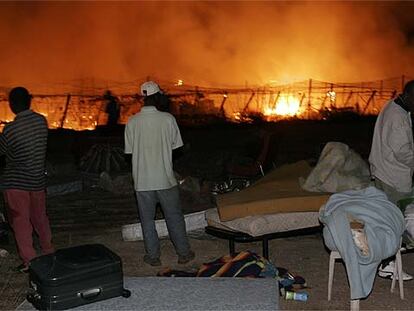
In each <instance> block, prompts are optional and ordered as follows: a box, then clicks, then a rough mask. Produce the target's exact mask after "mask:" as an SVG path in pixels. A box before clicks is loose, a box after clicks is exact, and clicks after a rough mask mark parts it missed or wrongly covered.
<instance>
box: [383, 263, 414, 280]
mask: <svg viewBox="0 0 414 311" xmlns="http://www.w3.org/2000/svg"><path fill="white" fill-rule="evenodd" d="M394 266H395V262H394V261H391V262H390V263H389V264H388V265H387V266H385V267H382V266H381V267H380V268H379V269H378V276H379V277H381V278H385V279H391V280H392V279H393V278H394ZM402 275H403V281H411V280H412V279H413V276H412V275H409V274H408V273H405V272H404V271H403V272H402ZM397 280H398V275H397Z"/></svg>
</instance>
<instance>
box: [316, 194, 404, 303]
mask: <svg viewBox="0 0 414 311" xmlns="http://www.w3.org/2000/svg"><path fill="white" fill-rule="evenodd" d="M350 217H351V218H352V219H356V220H358V221H361V222H363V223H364V225H365V228H364V230H365V234H366V237H367V240H368V246H369V254H368V255H367V256H364V255H363V253H362V252H361V251H360V249H358V247H356V245H355V243H354V240H353V238H352V233H351V228H350V223H349V219H350ZM320 220H321V222H322V223H323V224H325V228H324V230H323V236H324V240H325V244H326V246H327V247H328V248H329V249H331V250H337V251H339V253H340V254H341V257H342V259H343V260H344V262H345V266H346V270H347V274H348V279H349V283H350V287H351V299H360V298H365V297H367V296H368V295H369V293H370V292H371V290H372V286H373V283H374V279H375V275H376V271H377V268H378V265H379V264H380V262H381V261H382V260H383V259H386V258H388V257H391V256H393V255H394V254H395V253H396V252H397V250H398V248H399V246H400V240H401V235H402V234H403V232H404V229H405V225H404V217H403V215H402V213H401V211H400V210H399V209H398V208H397V207H396V206H395V205H394V204H393V203H391V202H390V201H388V199H387V197H386V195H385V194H384V193H383V192H382V191H380V190H378V189H376V188H375V187H368V188H366V189H362V190H350V191H345V192H342V193H337V194H334V195H332V196H331V197H330V198H329V200H328V202H327V203H326V206H325V207H324V208H322V209H321V211H320Z"/></svg>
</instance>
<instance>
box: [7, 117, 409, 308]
mask: <svg viewBox="0 0 414 311" xmlns="http://www.w3.org/2000/svg"><path fill="white" fill-rule="evenodd" d="M372 127H373V122H372V120H370V121H369V122H362V123H358V124H355V123H351V124H349V123H342V124H333V123H330V124H322V125H321V124H319V123H306V124H305V123H299V124H289V123H280V124H278V125H277V126H273V127H271V126H270V128H269V130H271V131H272V132H273V134H274V135H273V139H274V143H273V144H272V150H271V153H272V157H273V158H272V160H273V162H275V163H276V165H279V164H283V163H287V162H294V161H297V160H301V159H309V158H312V157H313V158H315V156H316V157H317V155H318V152H319V151H320V146H321V144H323V143H325V142H327V141H332V140H335V141H343V142H345V143H348V144H349V145H350V146H351V147H353V148H354V149H356V150H357V151H358V152H359V153H360V154H362V155H363V156H364V157H366V156H367V154H368V152H369V146H370V137H371V134H372ZM65 135H66V137H63V138H62V135H61V134H59V135H58V134H56V133H53V134H52V135H51V142H52V143H50V145H51V147H50V150H49V154H50V157H49V159H53V158H54V157H55V162H58V160H56V157H57V156H56V155H57V154H60V158H62V156H61V155H62V154H66V155H67V154H71V157H73V158H75V159H79V156H80V155H81V154H82V152H84V151H85V150H86V149H87V148H86V147H85V146H87V145H90V144H91V143H93V142H94V141H96V140H97V139H96V138H94V137H92V134H85V135H86V136H87V137H86V138H87V139H86V138H85V139H84V140H82V141H81V142H80V143H79V137H73V135H70V134H67V133H66V134H65ZM82 135H83V134H82ZM120 137H121V136H120ZM120 137H118V139H112V140H111V142H112V143H114V144H120V143H121V142H122V138H120ZM255 137H256V138H255ZM183 138H184V141H185V142H186V143H188V146H189V150H190V151H188V149H187V151H185V153H184V155H183V156H182V158H181V159H184V160H182V161H181V163H178V165H177V166H178V167H179V168H180V166H181V171H182V172H186V173H191V174H192V175H193V176H197V177H199V178H200V179H208V178H209V177H211V178H216V177H220V175H222V173H223V171H222V168H223V165H224V164H225V163H224V162H223V159H222V158H220V157H221V156H222V155H223V154H224V155H228V154H229V152H230V151H232V152H233V154H237V155H240V154H242V155H244V156H248V155H249V152H250V153H251V151H252V150H254V149H255V150H256V151H257V127H248V128H237V127H236V128H225V129H223V128H204V129H187V130H184V131H183ZM255 139H256V142H255ZM99 140H101V141H102V140H105V142H108V139H103V138H102V137H100V138H99ZM217 154H219V155H217ZM201 155H202V156H201ZM58 158H59V157H58ZM65 161H66V160H65ZM212 168H214V170H213V169H212ZM68 169H69V168H68ZM62 170H63V168H62V166H61V167H60V169H59V168H58V169H57V171H62ZM213 173H214V174H213ZM187 206H188V204H187ZM190 207H191V206H190ZM192 208H193V209H194V210H197V209H199V208H200V206H193V207H192ZM186 209H188V207H187V208H186ZM0 210H1V208H0ZM48 212H49V215H50V220H51V223H52V229H53V237H54V243H55V246H56V247H57V248H61V247H67V246H71V245H79V244H85V243H102V244H104V245H106V246H108V247H109V248H110V249H112V250H113V251H115V252H116V253H118V254H119V255H120V256H121V258H122V260H123V265H124V274H125V275H126V276H155V275H156V273H157V272H158V271H159V270H161V269H162V268H165V267H170V268H175V269H182V270H196V269H197V268H198V267H199V266H200V265H201V264H202V263H204V262H208V261H211V260H214V259H216V258H218V257H220V256H222V255H224V254H226V253H227V252H228V245H227V242H226V241H223V240H219V239H215V238H212V237H210V236H208V235H206V234H205V233H204V232H202V231H201V232H193V233H190V239H191V241H190V242H191V245H192V247H193V249H194V250H195V252H196V258H195V260H194V261H193V262H191V263H189V264H187V265H185V266H179V265H178V264H177V263H176V262H177V257H176V255H175V254H174V250H173V247H172V245H171V243H170V241H169V240H168V239H164V240H162V242H161V245H162V258H161V259H162V262H163V267H162V268H153V267H150V266H148V265H146V264H144V263H143V261H142V256H143V253H144V246H143V243H142V242H124V241H123V240H122V237H121V226H122V225H123V224H130V223H134V222H136V221H137V216H136V208H135V201H134V197H133V195H131V194H128V195H120V194H118V195H115V194H111V193H109V192H104V191H102V190H99V189H97V188H88V189H87V190H86V191H83V192H79V193H75V194H70V195H64V196H58V197H54V198H49V200H48ZM0 248H6V249H7V250H8V251H9V252H10V255H9V256H8V257H6V258H0V295H1V296H0V297H1V298H0V309H1V310H10V309H14V308H15V307H16V306H18V305H19V304H20V303H21V302H22V301H24V299H25V293H26V290H27V286H28V278H27V275H25V274H21V273H16V272H13V271H12V268H13V267H15V266H17V265H19V264H20V262H19V259H18V257H17V254H16V250H15V247H14V242H13V238H12V237H11V238H10V243H9V244H0ZM236 249H238V250H242V249H249V250H252V251H255V252H257V253H261V244H260V243H252V244H238V245H237V246H236ZM328 258H329V254H328V252H327V251H326V250H325V248H324V246H323V242H322V238H321V236H320V235H318V234H316V235H310V236H302V237H292V238H285V239H278V240H273V241H271V242H270V259H271V261H272V262H273V263H275V264H276V265H277V266H280V267H285V268H287V269H289V270H290V271H291V272H293V273H296V274H299V275H301V276H303V277H304V278H305V279H306V280H307V283H308V286H309V289H308V290H307V292H308V293H309V296H310V297H309V300H308V301H307V302H295V301H284V300H283V299H281V308H282V309H295V310H302V309H308V310H346V309H349V287H348V283H347V278H346V274H345V269H344V266H343V265H342V264H340V263H337V264H336V273H335V280H334V289H333V300H332V301H331V302H328V301H327V282H328ZM403 263H404V269H405V270H406V271H407V272H409V273H411V274H414V265H413V263H414V254H412V253H410V254H404V255H403ZM390 286H391V281H390V280H383V279H380V278H378V277H377V278H376V282H375V287H374V289H373V292H372V294H371V295H370V296H369V297H368V299H366V300H364V301H362V302H361V309H370V310H412V309H414V299H413V298H412V297H413V296H414V281H411V282H406V283H405V284H404V287H405V288H404V289H405V297H406V299H405V300H403V301H401V300H400V298H399V295H398V290H397V291H396V292H395V293H390ZM277 294H278V293H275V295H277Z"/></svg>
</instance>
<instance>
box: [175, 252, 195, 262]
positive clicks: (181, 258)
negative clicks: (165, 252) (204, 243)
mask: <svg viewBox="0 0 414 311" xmlns="http://www.w3.org/2000/svg"><path fill="white" fill-rule="evenodd" d="M194 258H195V254H194V252H193V251H189V252H188V254H187V255H184V256H181V255H178V264H180V265H183V264H186V263H188V262H190V261H191V260H193V259H194Z"/></svg>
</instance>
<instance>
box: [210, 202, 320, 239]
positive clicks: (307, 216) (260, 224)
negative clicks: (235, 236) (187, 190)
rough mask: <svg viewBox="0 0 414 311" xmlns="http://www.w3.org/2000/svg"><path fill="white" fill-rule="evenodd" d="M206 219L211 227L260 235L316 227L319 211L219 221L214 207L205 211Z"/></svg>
mask: <svg viewBox="0 0 414 311" xmlns="http://www.w3.org/2000/svg"><path fill="white" fill-rule="evenodd" d="M206 220H207V223H208V225H209V226H212V227H216V228H221V229H225V230H230V231H238V232H244V233H247V234H249V235H251V236H261V235H265V234H270V233H275V232H286V231H291V230H298V229H304V228H312V227H317V226H319V213H318V212H298V213H278V214H270V215H260V216H247V217H243V218H237V219H234V220H230V221H221V220H220V217H219V215H218V211H217V209H215V208H214V209H209V210H207V211H206Z"/></svg>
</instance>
